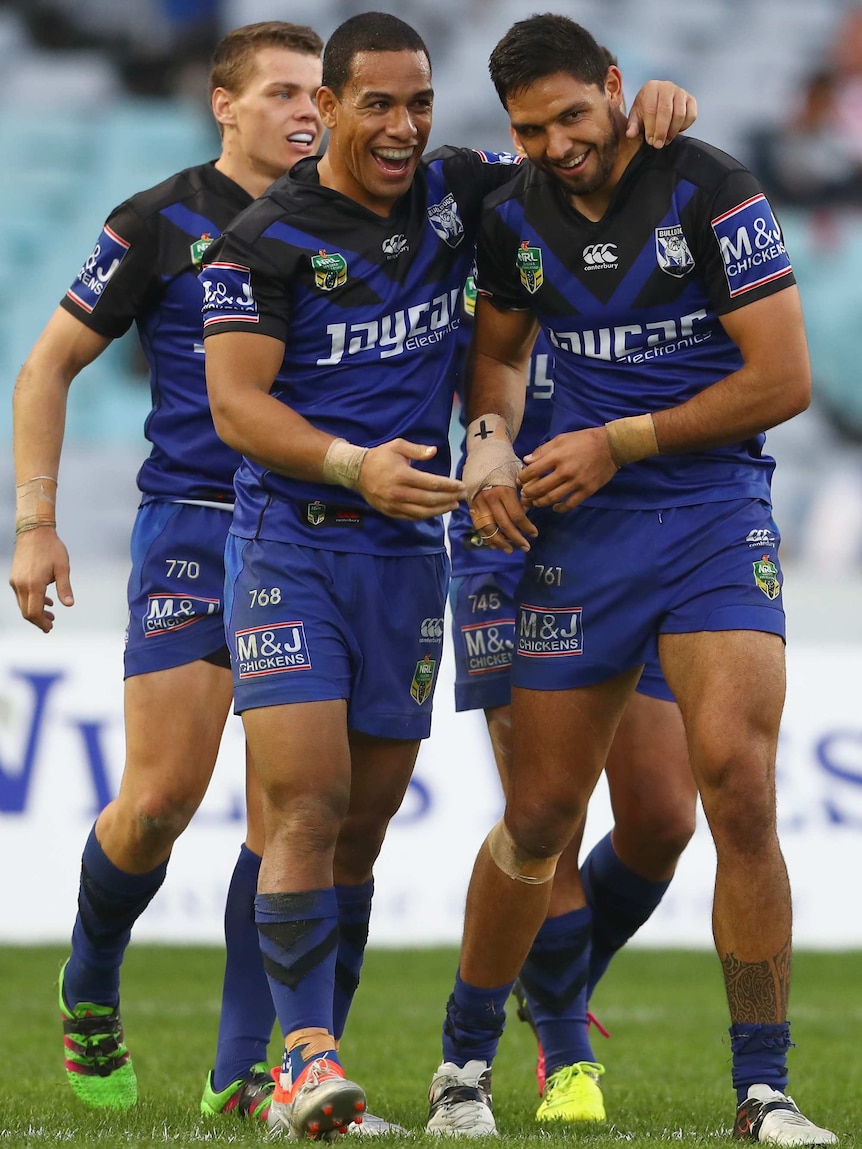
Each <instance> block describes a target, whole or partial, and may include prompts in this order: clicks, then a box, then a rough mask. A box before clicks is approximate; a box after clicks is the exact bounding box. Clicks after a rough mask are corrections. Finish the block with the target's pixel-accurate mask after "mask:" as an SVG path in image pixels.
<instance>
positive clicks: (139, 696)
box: [63, 661, 231, 1006]
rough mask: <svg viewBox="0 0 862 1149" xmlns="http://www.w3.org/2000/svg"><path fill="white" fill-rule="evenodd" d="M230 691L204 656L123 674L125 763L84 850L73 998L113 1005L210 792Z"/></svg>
mask: <svg viewBox="0 0 862 1149" xmlns="http://www.w3.org/2000/svg"><path fill="white" fill-rule="evenodd" d="M230 697H231V679H230V672H229V671H227V670H225V669H224V668H222V667H217V666H213V665H211V664H210V663H207V662H203V661H196V662H193V663H188V664H187V665H185V666H179V667H176V668H174V669H171V670H160V671H155V672H153V673H150V674H141V675H136V676H135V677H133V678H129V679H127V680H126V684H125V700H126V701H125V719H126V763H125V768H124V771H123V778H122V782H121V784H120V792H119V794H118V796H117V797H116V798H115V799H114V800H113V801H112V802H111V803H109V805H108V806H106V807H105V809H104V810H103V811H102V812H101V813H100V815H99V817H98V818H97V819H96V824H95V826H94V829H93V833H92V834H91V835H90V839H89V841H88V842H87V845H86V847H85V850H84V856H83V860H82V876H81V887H80V893H79V900H78V916H77V918H76V921H75V927H74V931H73V935H72V956H71V958H70V959H69V963H68V965H67V966H66V969H65V973H64V979H63V991H64V997H65V1001H66V1004H67V1005H69V1006H74V1005H75V1004H77V1003H78V1002H81V1001H88V1002H95V1003H97V1004H101V1005H106V1006H115V1005H116V1003H117V1000H118V996H119V980H120V964H121V962H122V959H123V953H124V952H125V948H126V945H127V944H128V941H129V936H130V933H131V928H132V925H133V924H134V922H135V921H136V920H137V918H138V917H139V916H140V914H141V913H143V911H144V909H145V908H146V906H147V905H148V904H149V902H150V900H151V899H152V897H153V896H154V895H155V893H156V891H157V890H158V889H159V887H160V885H161V884H162V881H163V880H164V873H165V867H166V863H167V860H168V858H169V856H170V852H171V848H172V847H173V844H174V842H175V841H176V839H177V838H178V837H179V835H180V834H181V833H182V831H183V830H184V829H185V828H186V826H187V825H188V823H189V820H190V819H191V817H192V815H193V814H194V812H195V810H197V808H198V806H199V805H200V802H201V799H202V798H203V796H204V793H205V792H206V788H207V785H208V783H209V780H210V777H211V776H212V771H213V767H214V765H215V760H216V755H217V753H218V746H219V740H220V738H221V734H222V730H223V727H224V722H225V717H226V715H227V711H228V706H229V705H230ZM155 715H158V716H159V720H158V721H154V716H155Z"/></svg>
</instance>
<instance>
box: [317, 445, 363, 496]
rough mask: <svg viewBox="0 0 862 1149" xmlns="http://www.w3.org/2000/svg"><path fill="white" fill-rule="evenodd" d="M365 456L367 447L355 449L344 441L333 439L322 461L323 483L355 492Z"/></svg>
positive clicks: (354, 446)
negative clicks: (347, 488) (335, 484)
mask: <svg viewBox="0 0 862 1149" xmlns="http://www.w3.org/2000/svg"><path fill="white" fill-rule="evenodd" d="M367 454H368V448H367V447H357V446H356V444H355V443H348V441H347V440H346V439H333V440H332V442H331V443H330V444H329V447H328V449H327V452H326V455H325V457H324V460H323V481H324V482H325V483H337V484H338V485H339V486H341V487H350V489H351V490H355V489H356V486H357V485H358V483H359V472H360V471H361V470H362V464H363V462H364V460H365V456H366V455H367Z"/></svg>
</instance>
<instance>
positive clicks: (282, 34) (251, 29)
mask: <svg viewBox="0 0 862 1149" xmlns="http://www.w3.org/2000/svg"><path fill="white" fill-rule="evenodd" d="M261 48H289V49H290V51H291V52H298V53H299V54H300V55H302V56H320V54H321V53H322V52H323V41H322V40H321V38H320V37H319V36H318V34H317V33H316V32H315V30H314V29H313V28H308V27H306V25H304V24H288V23H286V22H285V21H284V20H262V21H261V22H260V23H258V24H245V25H243V27H242V28H234V30H233V31H232V32H228V34H227V35H226V36H224V37H223V38H222V39H221V40H220V41H219V42H218V44H217V45H216V48H215V51H214V52H213V56H212V64H211V67H210V96H212V94H213V92H214V91H215V90H216V88H226V89H227V90H228V91H229V92H235V93H238V92H242V90H243V88H245V86H246V84H247V83H248V81H249V77H250V76H251V73H252V71H253V69H254V58H255V55H256V54H257V53H258V52H259V51H260V50H261Z"/></svg>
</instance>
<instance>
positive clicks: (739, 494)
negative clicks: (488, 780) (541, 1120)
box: [429, 14, 836, 1145]
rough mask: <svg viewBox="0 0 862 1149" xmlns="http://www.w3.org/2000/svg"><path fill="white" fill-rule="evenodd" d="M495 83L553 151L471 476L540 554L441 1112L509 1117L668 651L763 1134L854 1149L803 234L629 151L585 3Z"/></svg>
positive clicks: (736, 1038) (482, 318)
mask: <svg viewBox="0 0 862 1149" xmlns="http://www.w3.org/2000/svg"><path fill="white" fill-rule="evenodd" d="M491 76H492V80H493V81H494V84H495V87H496V88H497V91H498V93H499V95H500V97H501V100H502V101H503V103H504V106H505V107H506V109H507V111H508V113H509V116H510V120H511V124H512V127H513V128H514V130H515V131H516V132H517V135H518V137H519V139H520V142H521V144H522V145H523V147H524V149H525V151H526V152H527V154H528V156H529V157H530V159H531V161H532V166H531V167H529V168H526V169H525V170H523V171H522V172H521V173H519V174H518V176H517V177H516V179H515V180H514V181H513V182H512V184H511V185H509V187H507V188H505V189H503V190H502V191H501V192H499V193H496V194H495V195H493V196H491V197H490V198H489V200H488V201H487V202H486V208H485V213H484V217H483V224H482V233H481V237H480V241H479V250H478V283H479V289H480V292H481V295H480V299H479V304H478V307H477V315H476V331H475V344H474V349H473V373H472V379H471V389H470V408H469V411H468V419H469V424H468V433H467V437H468V460H467V465H466V467H465V471H464V482H465V485H466V486H467V488H468V493H469V498H470V501H471V509H472V512H473V522H474V525H475V526H476V527H477V529H479V530H480V531H481V533H483V535H485V536H486V537H487V538H488V540H489V541H490V542H491V545H492V546H498V545H499V546H501V547H502V548H503V549H504V550H507V549H511V548H515V547H520V548H522V549H525V550H529V557H528V560H527V562H528V569H527V571H526V573H525V577H524V579H523V580H522V582H521V584H520V587H519V594H518V598H519V612H518V619H519V621H518V627H517V631H516V633H517V646H516V650H515V657H514V663H513V670H512V683H513V695H512V711H513V716H512V717H513V758H512V772H511V777H510V782H509V792H508V798H507V804H506V811H505V814H504V818H503V819H502V820H501V821H500V822H499V823H498V825H497V826H495V827H494V828H493V829H492V831H491V833H490V834H489V835H488V838H487V839H486V842H485V843H484V844H483V846H482V848H481V850H480V852H479V856H478V857H477V860H476V864H475V867H474V871H473V876H472V879H471V884H470V889H469V892H468V897H467V909H466V917H465V925H464V936H463V943H462V949H461V961H460V968H459V972H458V975H457V978H456V984H455V989H454V992H453V994H452V996H451V998H450V999H449V1004H448V1008H447V1018H446V1024H445V1027H444V1032H443V1058H444V1063H443V1065H442V1066H441V1067H440V1069H439V1070H438V1071H437V1073H436V1074H435V1076H434V1080H433V1082H432V1086H431V1094H430V1097H431V1115H430V1118H429V1129H432V1130H434V1131H436V1132H450V1131H456V1132H462V1133H463V1132H469V1131H470V1126H472V1131H473V1132H476V1133H490V1132H493V1131H494V1128H495V1123H494V1117H493V1112H492V1108H491V1097H490V1076H491V1063H492V1060H493V1057H494V1054H495V1052H496V1046H497V1042H498V1040H499V1036H500V1033H501V1031H502V1028H503V1016H504V1015H503V1004H504V1002H505V1000H506V998H507V996H508V994H509V992H510V990H511V987H512V984H513V981H514V979H515V977H516V976H517V974H518V971H519V970H520V968H521V965H522V964H523V962H524V960H525V958H526V956H527V954H528V952H529V950H530V946H531V945H532V942H533V939H534V937H535V936H536V933H537V931H538V930H539V928H540V927H541V925H542V922H543V921H544V920H545V917H546V914H547V911H548V905H549V898H550V894H551V889H552V881H551V879H552V878H553V874H554V869H555V866H556V863H557V860H558V858H559V857H560V855H561V854H562V852H563V850H564V849H565V847H566V845H567V843H568V841H569V839H570V838H571V836H572V834H573V833H574V832H575V830H576V829H577V827H578V826H579V824H580V821H581V818H582V817H583V814H584V810H585V808H586V803H587V801H588V799H589V795H590V793H591V791H592V789H593V787H594V785H595V782H596V779H597V778H598V776H599V773H600V771H601V769H602V766H603V764H604V761H605V757H606V754H607V752H608V749H609V746H610V743H611V740H612V738H613V734H614V730H615V728H616V726H617V723H618V722H619V720H620V717H621V715H622V713H623V710H624V708H625V706H626V704H627V702H628V700H629V698H630V696H631V693H632V691H633V690H634V688H635V685H636V683H637V680H638V677H639V675H640V673H641V667H642V666H643V664H644V663H645V661H646V660H647V659H648V658H649V656H650V652H651V651H652V650H653V648H654V645H655V643H656V642H657V644H658V651H659V657H660V661H661V667H662V670H663V672H664V674H665V676H666V678H667V681H668V684H669V686H670V688H671V689H672V691H673V693H674V695H675V697H676V699H677V701H678V703H679V706H680V709H681V712H682V717H683V722H684V725H685V730H686V735H687V740H688V750H689V758H690V761H691V765H692V769H693V771H694V775H695V779H696V781H697V784H698V789H699V792H700V796H701V800H702V803H703V807H704V811H705V813H706V817H707V820H708V822H709V825H710V829H711V832H712V836H713V841H714V844H715V848H716V853H717V858H718V866H717V876H716V887H715V898H714V906H713V930H714V937H715V943H716V949H717V951H718V954H719V958H720V961H721V966H722V972H723V974H724V980H725V987H726V993H727V1001H728V1005H729V1012H730V1020H731V1027H730V1045H731V1051H732V1081H733V1087H734V1089H735V1091H736V1099H737V1114H736V1122H735V1127H734V1132H735V1135H736V1136H737V1137H740V1138H745V1139H749V1140H754V1141H759V1142H764V1143H770V1144H779V1145H823V1144H830V1143H832V1142H834V1141H835V1140H836V1138H835V1135H834V1134H833V1133H831V1132H829V1131H828V1130H826V1129H823V1128H821V1127H819V1126H817V1125H815V1124H814V1123H813V1122H811V1121H810V1120H809V1119H808V1118H807V1117H805V1116H804V1115H803V1114H802V1113H801V1112H800V1111H799V1109H798V1108H797V1107H796V1105H795V1104H794V1102H793V1101H792V1100H791V1099H790V1098H789V1097H788V1096H787V1095H786V1086H787V1066H786V1055H787V1050H788V1049H789V1047H790V1045H791V1041H790V1030H789V1024H788V1021H787V999H788V991H789V984H790V953H791V911H790V890H789V884H788V880H787V873H786V869H785V866H784V861H783V858H782V855H781V850H780V846H779V842H778V837H777V833H776V813H775V753H776V743H777V737H778V727H779V721H780V716H781V709H782V704H783V700H784V630H785V628H784V611H783V606H782V602H781V588H782V575H781V568H780V563H779V559H778V553H777V552H778V544H779V533H778V528H777V526H776V524H775V522H774V521H773V519H772V513H771V506H770V479H771V475H772V471H773V467H774V462H773V460H772V459H771V458H769V456H767V455H766V454H765V453H764V450H763V446H764V440H763V432H764V431H765V430H766V429H767V428H769V427H771V426H774V425H775V424H777V423H780V422H782V421H783V420H786V419H789V418H791V417H792V416H794V415H795V414H797V413H799V412H800V411H802V410H804V408H805V407H806V406H807V404H808V401H809V391H810V374H809V366H808V354H807V347H806V342H805V335H804V329H803V322H802V314H801V308H800V303H799V296H798V292H797V289H796V287H795V285H794V280H793V274H792V268H791V264H790V261H789V258H788V256H787V253H786V251H785V248H784V244H783V240H782V236H781V231H780V229H779V227H778V225H777V223H776V222H775V219H774V216H773V214H772V211H771V209H770V206H769V204H768V202H767V200H766V199H765V197H764V196H763V194H762V192H761V190H760V188H759V186H758V184H757V182H756V180H755V179H754V178H753V177H752V176H751V174H750V173H749V172H747V171H746V170H745V168H744V167H743V166H742V165H741V164H739V163H738V162H737V161H736V160H734V159H732V158H731V157H729V156H727V155H725V154H724V153H722V152H719V151H718V150H717V149H715V148H712V147H710V146H709V145H707V144H704V143H701V142H699V141H697V140H691V139H680V140H677V141H675V142H674V143H673V144H672V145H671V146H670V147H669V148H667V149H665V150H663V151H661V152H660V153H655V152H649V151H648V150H647V149H645V148H643V147H642V146H641V143H640V141H637V140H631V139H627V138H625V137H624V135H623V125H624V123H625V117H624V116H623V114H622V111H621V101H622V81H621V76H620V72H619V69H618V68H616V67H614V66H611V67H608V66H607V62H606V60H605V59H604V57H603V54H602V49H601V48H600V47H599V45H598V44H596V42H595V40H594V39H593V38H592V37H591V36H590V35H589V33H587V32H586V31H585V30H584V29H583V28H581V27H580V26H579V25H577V24H574V23H573V22H572V21H570V20H569V19H567V18H565V17H562V16H555V15H552V14H545V15H542V16H533V17H530V18H529V19H527V20H524V21H521V22H519V23H517V24H515V25H514V26H513V27H512V28H511V29H510V30H509V32H508V33H507V34H506V35H505V36H504V37H503V39H502V40H501V41H500V43H499V44H498V45H497V47H496V48H495V49H494V52H493V53H492V55H491ZM597 266H598V270H596V268H597ZM539 325H541V327H542V329H543V330H544V331H545V332H546V334H547V336H548V338H549V339H550V342H551V343H552V345H553V347H554V352H555V357H556V362H555V372H554V375H555V397H554V402H553V411H552V416H551V428H550V439H549V441H548V442H547V443H545V444H543V445H541V446H540V447H538V448H537V449H536V450H535V451H533V452H532V453H531V454H530V455H528V456H527V457H526V459H525V462H526V464H527V466H526V467H525V468H524V469H523V471H520V463H519V461H518V460H517V458H516V456H515V454H514V451H513V450H512V446H511V442H512V439H513V438H514V434H515V432H516V430H517V427H518V422H519V418H520V409H521V407H522V405H523V392H524V386H523V370H524V365H525V363H526V361H527V358H528V355H529V351H530V348H531V346H532V343H533V340H534V338H535V334H536V330H537V327H538V326H539ZM519 471H520V473H519ZM518 487H520V495H521V498H519V495H518V491H517V488H518ZM522 499H523V501H521V500H522ZM530 508H532V509H533V510H532V514H531V516H530V517H527V514H526V511H527V510H528V509H530ZM534 570H539V571H551V572H552V577H551V578H550V579H545V578H540V579H536V578H535V577H533V574H532V572H533V571H534ZM580 901H581V904H584V902H585V897H584V895H583V893H582V894H581V899H580ZM468 1085H469V1088H471V1089H472V1093H470V1094H468V1092H467V1088H466V1087H467V1086H468ZM468 1111H472V1120H471V1119H470V1117H469V1114H468ZM450 1115H451V1120H450V1119H449V1117H450ZM456 1115H457V1117H458V1124H457V1128H453V1125H454V1118H455V1116H456Z"/></svg>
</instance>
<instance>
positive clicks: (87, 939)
mask: <svg viewBox="0 0 862 1149" xmlns="http://www.w3.org/2000/svg"><path fill="white" fill-rule="evenodd" d="M167 868H168V863H167V862H166V861H165V862H162V864H161V865H160V866H156V868H155V869H154V870H150V871H149V872H148V873H146V874H127V873H126V871H125V870H121V869H119V868H118V867H117V866H115V865H114V863H113V862H112V861H111V860H110V858H109V857H108V856H107V854H106V853H105V852H104V850H103V849H102V847H101V846H100V845H99V842H98V840H97V838H96V827H95V826H94V827H93V829H92V830H91V831H90V836H89V838H88V839H87V842H86V845H85V846H84V852H83V854H82V856H81V881H80V885H79V887H78V916H77V917H76V918H75V926H74V929H73V930H72V955H71V957H70V958H69V961H68V963H67V965H66V971H65V973H64V975H63V996H64V997H65V999H66V1004H67V1005H68V1006H75V1005H77V1004H78V1003H79V1002H83V1001H90V1002H93V1003H94V1004H95V1005H108V1006H115V1005H117V1003H118V1001H119V998H120V966H121V964H122V961H123V954H124V953H125V952H126V946H127V945H128V944H129V938H130V937H131V934H132V926H133V925H134V924H135V922H136V921H137V920H138V918H139V917H140V916H141V914H142V913H143V912H144V910H145V909H146V908H147V906H148V905H149V904H150V902H151V901H152V899H153V897H154V896H155V894H156V893H157V891H158V889H159V887H160V886H161V884H162V882H163V881H164V880H165V873H166V872H167Z"/></svg>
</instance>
